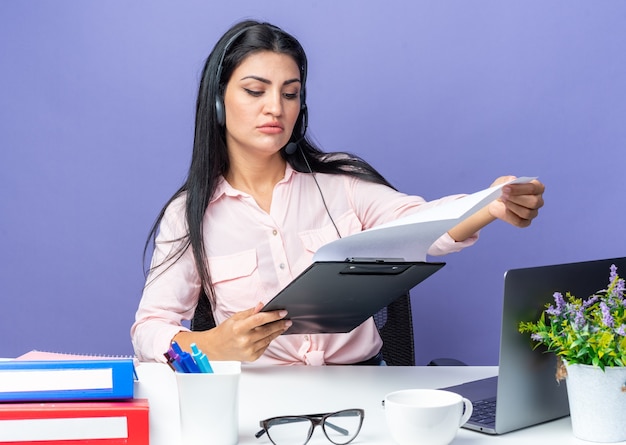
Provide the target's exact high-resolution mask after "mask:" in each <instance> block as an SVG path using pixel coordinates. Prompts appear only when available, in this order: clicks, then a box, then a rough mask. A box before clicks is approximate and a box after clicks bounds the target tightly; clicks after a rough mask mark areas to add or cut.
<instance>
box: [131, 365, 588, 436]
mask: <svg viewBox="0 0 626 445" xmlns="http://www.w3.org/2000/svg"><path fill="white" fill-rule="evenodd" d="M137 371H138V374H139V379H140V382H141V383H139V385H138V391H137V395H138V396H140V397H148V398H149V399H150V409H151V416H152V417H151V435H152V439H153V440H151V445H161V444H168V445H172V444H175V443H178V440H177V439H176V438H175V436H176V431H175V430H174V429H172V428H171V424H172V423H173V422H162V421H160V422H159V421H158V419H159V418H160V419H161V420H162V419H163V418H164V417H165V416H167V417H166V418H168V419H172V418H173V416H175V415H176V412H175V409H176V408H173V407H175V405H176V402H177V400H176V383H175V381H174V376H173V373H172V371H171V370H170V369H169V368H167V366H166V365H156V364H142V365H140V366H139V367H138V369H137ZM496 374H497V368H496V367H472V366H467V367H465V366H462V367H442V366H433V367H393V366H323V367H312V366H290V367H280V366H272V367H256V366H244V368H243V370H242V374H241V381H240V388H239V390H240V406H239V413H240V415H239V444H241V445H247V444H255V445H268V444H271V442H270V441H269V440H268V439H267V437H266V436H263V437H261V438H260V439H256V438H255V437H254V434H255V433H256V432H257V431H258V430H259V421H260V420H261V419H265V418H268V417H272V416H278V415H286V414H310V413H317V412H327V411H337V410H340V409H344V408H363V409H365V420H364V422H363V427H362V429H361V433H360V434H359V436H358V437H357V438H356V439H355V441H354V442H352V443H354V444H355V445H357V444H377V445H384V444H392V445H393V444H394V442H393V440H392V439H391V436H390V435H389V432H388V430H387V425H386V423H385V412H384V409H383V408H382V405H381V401H382V400H383V398H384V396H385V394H387V393H389V392H391V391H395V390H399V389H407V388H438V387H445V386H451V385H455V384H459V383H462V382H466V381H470V380H474V379H478V378H484V377H490V376H493V375H496ZM172 397H173V399H172ZM209 403H210V402H209ZM168 410H169V412H168ZM168 424H169V425H170V426H167V425H168ZM153 426H154V429H153ZM496 441H497V443H501V444H525V445H527V444H529V443H535V444H544V443H545V444H548V443H549V444H553V443H558V444H565V445H567V444H578V445H582V444H587V445H588V444H589V442H585V441H582V440H578V439H576V438H575V437H574V436H573V434H572V429H571V423H570V418H569V417H566V418H563V419H559V420H555V421H552V422H547V423H544V424H542V425H537V426H534V427H530V428H526V429H523V430H519V431H514V432H511V433H508V434H504V435H501V436H489V435H487V434H483V433H479V432H475V431H469V430H465V429H461V430H460V431H459V434H458V435H457V437H456V438H455V440H454V442H453V445H462V444H483V443H485V444H487V443H496ZM207 443H210V440H209V441H208V442H207ZM309 443H310V444H311V445H315V444H325V445H328V444H329V443H330V442H328V441H327V439H326V437H325V436H324V434H323V432H322V431H321V430H320V429H319V428H317V429H316V431H315V433H314V435H313V437H312V438H311V441H310V442H309ZM182 445H184V444H182Z"/></svg>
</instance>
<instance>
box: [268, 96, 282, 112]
mask: <svg viewBox="0 0 626 445" xmlns="http://www.w3.org/2000/svg"><path fill="white" fill-rule="evenodd" d="M266 98H267V101H266V102H265V111H266V113H269V114H271V115H272V116H280V115H281V114H282V112H283V102H282V97H281V95H280V93H279V92H278V93H271V94H267V95H266Z"/></svg>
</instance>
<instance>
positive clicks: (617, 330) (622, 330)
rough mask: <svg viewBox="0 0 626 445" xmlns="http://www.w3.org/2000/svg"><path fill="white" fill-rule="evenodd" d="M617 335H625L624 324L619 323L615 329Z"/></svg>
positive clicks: (625, 327)
mask: <svg viewBox="0 0 626 445" xmlns="http://www.w3.org/2000/svg"><path fill="white" fill-rule="evenodd" d="M615 333H616V334H617V335H621V336H622V337H626V324H623V325H621V326H620V327H619V328H617V329H616V330H615Z"/></svg>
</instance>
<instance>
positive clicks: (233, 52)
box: [143, 20, 393, 295]
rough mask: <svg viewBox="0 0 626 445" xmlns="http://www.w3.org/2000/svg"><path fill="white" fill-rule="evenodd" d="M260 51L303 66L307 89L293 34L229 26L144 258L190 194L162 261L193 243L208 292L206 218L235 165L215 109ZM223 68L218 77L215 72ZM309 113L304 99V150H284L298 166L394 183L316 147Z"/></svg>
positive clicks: (346, 156)
mask: <svg viewBox="0 0 626 445" xmlns="http://www.w3.org/2000/svg"><path fill="white" fill-rule="evenodd" d="M259 51H272V52H276V53H280V54H286V55H289V56H291V57H292V58H293V59H294V61H295V62H296V64H297V65H298V67H300V80H301V83H302V85H301V89H302V91H306V90H305V87H306V86H305V82H306V74H307V59H306V54H305V52H304V50H303V48H302V46H301V45H300V43H299V42H298V41H297V40H296V39H295V38H294V37H293V36H291V35H290V34H288V33H286V32H284V31H283V30H281V29H280V28H277V27H276V26H273V25H271V24H269V23H261V22H256V21H251V20H248V21H243V22H240V23H238V24H236V25H234V26H233V27H232V28H230V29H229V30H228V31H227V32H226V33H225V34H224V35H223V36H222V37H221V39H220V40H219V41H218V42H217V44H216V45H215V47H214V48H213V51H211V54H209V57H208V58H207V60H206V62H205V64H204V69H203V71H202V78H201V80H200V88H199V91H198V98H197V101H196V122H195V134H194V142H193V154H192V158H191V166H190V167H189V172H188V174H187V179H186V180H185V183H184V184H183V185H182V186H181V187H180V189H178V191H177V192H176V193H174V195H173V196H172V197H171V198H170V199H169V200H168V201H167V203H166V204H165V206H163V208H162V209H161V211H160V213H159V215H158V217H157V219H156V221H155V222H154V224H153V226H152V228H151V229H150V233H149V235H148V239H147V240H146V243H145V246H144V253H143V254H144V263H145V260H146V254H147V251H148V249H149V248H150V246H153V245H154V242H155V239H156V235H157V232H158V228H159V225H160V223H161V220H162V219H163V215H164V214H165V211H166V209H167V207H168V206H169V205H170V204H171V203H172V201H174V200H175V199H177V198H178V197H180V196H181V195H183V194H185V195H186V196H185V202H186V207H185V219H186V222H187V228H188V233H187V234H186V235H185V236H184V237H182V238H180V239H177V240H170V241H171V242H177V243H180V247H179V248H178V249H176V250H175V252H174V253H173V254H172V255H171V256H170V257H168V258H167V259H166V260H164V262H163V263H168V264H172V262H174V261H176V260H177V259H178V258H180V256H181V255H183V253H184V252H185V251H186V250H187V249H188V248H189V246H191V249H192V252H193V256H194V260H195V263H196V268H197V269H198V274H199V275H200V279H201V281H202V287H203V288H204V290H205V292H207V295H212V293H213V286H212V283H211V277H210V274H209V270H208V267H207V264H208V262H207V258H206V253H205V250H204V240H203V230H202V229H203V219H204V216H205V213H206V209H207V207H208V205H209V201H210V199H211V197H212V195H213V193H214V192H215V188H216V186H217V184H218V181H219V180H220V178H221V177H222V176H223V175H225V174H226V172H228V169H229V166H230V164H229V158H228V149H227V147H226V143H225V137H224V128H223V125H221V124H220V122H219V119H218V118H217V115H216V99H217V98H221V97H222V94H223V92H224V89H225V86H226V84H227V83H228V80H229V79H230V76H231V74H232V73H233V71H234V70H235V68H237V66H239V64H240V63H241V62H242V61H243V60H244V59H245V58H246V57H247V56H249V55H250V54H252V53H255V52H259ZM218 73H219V79H217V78H216V77H217V76H218ZM304 97H305V96H304V94H302V95H301V102H304ZM306 113H307V109H306V104H304V103H301V112H300V115H299V116H298V119H297V121H296V124H295V126H294V130H293V135H292V137H291V141H292V142H295V143H297V144H298V148H299V153H298V152H297V151H296V153H293V154H287V153H285V149H284V148H283V149H282V150H281V155H282V156H283V158H284V159H285V160H286V161H287V162H288V163H289V164H290V165H291V167H292V168H293V169H294V170H296V171H298V172H305V173H306V172H310V170H309V165H310V169H311V171H312V172H319V173H330V174H344V175H350V176H355V177H358V178H361V179H364V180H366V181H371V182H376V183H379V184H384V185H387V186H389V187H392V186H391V184H389V183H388V182H387V180H386V179H385V178H384V177H383V176H382V175H381V174H380V173H378V172H377V171H376V170H375V169H374V168H373V167H372V166H370V165H369V164H368V163H367V162H365V161H364V160H363V159H361V158H360V157H358V156H355V155H353V154H350V153H346V152H334V153H325V152H323V151H322V150H320V149H319V148H317V147H316V146H315V145H314V144H313V143H312V142H311V141H310V140H309V139H308V138H306V137H305V132H306V125H307V123H306V121H307V116H306ZM305 157H306V159H305ZM306 161H308V165H307V162H306ZM392 188H393V187H392ZM159 266H160V265H159V264H156V265H153V266H152V268H151V269H150V270H152V269H155V268H157V267H159ZM147 272H149V271H147Z"/></svg>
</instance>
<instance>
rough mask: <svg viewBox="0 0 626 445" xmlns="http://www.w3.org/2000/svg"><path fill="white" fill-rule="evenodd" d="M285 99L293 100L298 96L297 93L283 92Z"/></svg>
mask: <svg viewBox="0 0 626 445" xmlns="http://www.w3.org/2000/svg"><path fill="white" fill-rule="evenodd" d="M284 96H285V99H289V100H293V99H296V98H297V97H298V93H285V94H284Z"/></svg>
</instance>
